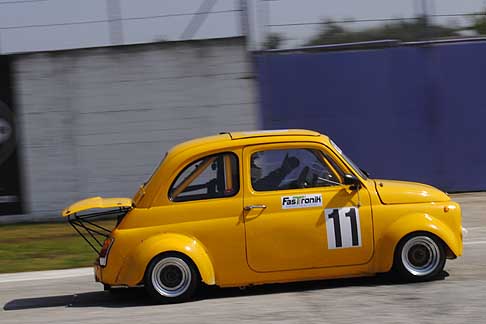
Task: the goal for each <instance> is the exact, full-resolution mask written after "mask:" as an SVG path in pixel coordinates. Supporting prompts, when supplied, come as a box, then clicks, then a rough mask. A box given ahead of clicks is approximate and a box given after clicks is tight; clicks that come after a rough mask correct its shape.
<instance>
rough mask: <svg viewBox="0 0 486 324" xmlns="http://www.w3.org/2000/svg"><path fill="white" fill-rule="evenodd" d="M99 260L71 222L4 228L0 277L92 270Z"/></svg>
mask: <svg viewBox="0 0 486 324" xmlns="http://www.w3.org/2000/svg"><path fill="white" fill-rule="evenodd" d="M100 224H102V225H103V226H106V227H108V228H113V224H114V221H102V222H100ZM95 259H96V253H95V252H94V251H93V250H92V249H91V248H90V246H89V245H88V243H86V242H85V241H84V240H83V239H82V238H81V237H80V236H79V235H78V234H77V233H76V231H75V230H74V229H73V228H72V227H71V226H70V225H69V223H68V222H63V223H45V224H15V225H0V273H8V272H21V271H36V270H52V269H67V268H77V267H89V266H92V265H93V263H94V261H95Z"/></svg>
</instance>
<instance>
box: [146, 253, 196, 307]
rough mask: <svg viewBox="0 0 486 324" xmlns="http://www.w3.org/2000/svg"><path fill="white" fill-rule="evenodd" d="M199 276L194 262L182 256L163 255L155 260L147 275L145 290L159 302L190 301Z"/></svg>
mask: <svg viewBox="0 0 486 324" xmlns="http://www.w3.org/2000/svg"><path fill="white" fill-rule="evenodd" d="M198 282H199V274H198V272H197V270H196V267H195V266H194V264H193V262H192V261H191V260H190V259H189V258H187V257H186V256H183V255H181V254H175V253H174V254H172V253H171V254H163V255H160V256H157V257H156V258H154V259H153V260H152V261H151V262H150V264H149V266H148V268H147V272H146V273H145V288H146V290H147V292H148V293H149V294H150V296H151V297H152V298H153V299H155V300H156V301H158V302H168V303H177V302H182V301H187V300H190V299H191V298H192V297H193V296H194V293H195V291H196V288H197V286H198Z"/></svg>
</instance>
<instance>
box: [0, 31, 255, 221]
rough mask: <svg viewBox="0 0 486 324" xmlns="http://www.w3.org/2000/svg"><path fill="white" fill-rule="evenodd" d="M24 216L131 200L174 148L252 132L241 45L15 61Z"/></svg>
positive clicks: (230, 42)
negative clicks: (94, 201) (85, 201)
mask: <svg viewBox="0 0 486 324" xmlns="http://www.w3.org/2000/svg"><path fill="white" fill-rule="evenodd" d="M14 73H15V75H14V77H15V81H16V83H15V84H16V94H17V102H18V107H17V111H18V112H19V113H18V114H19V115H18V116H17V117H18V124H19V125H18V129H19V133H20V147H21V152H20V153H21V157H20V158H21V160H22V161H23V167H22V171H23V175H24V179H25V181H24V182H25V184H24V188H25V190H24V191H25V192H24V197H25V201H27V206H26V209H27V210H28V211H29V214H28V215H24V216H20V215H16V216H4V217H0V222H2V221H9V220H12V219H16V220H41V219H42V220H44V219H48V218H57V217H58V215H59V212H60V210H61V209H62V208H64V207H66V206H67V205H68V204H70V203H72V202H74V201H77V200H79V199H82V198H86V197H90V196H94V195H101V196H115V197H116V196H122V197H125V196H127V197H131V196H132V195H133V193H134V192H135V191H136V190H137V188H138V186H139V185H140V184H141V183H142V182H143V181H145V180H146V179H147V178H148V177H149V176H150V174H151V173H152V171H153V169H154V168H155V167H156V166H157V165H158V163H159V162H160V160H161V159H162V157H163V155H164V153H165V152H166V151H167V150H169V149H170V148H171V147H172V146H173V145H174V144H176V143H179V142H181V141H184V140H187V139H190V138H194V137H199V136H205V135H211V134H215V133H218V132H220V131H224V130H246V129H255V128H256V127H257V107H256V94H255V93H256V85H255V81H254V78H253V72H252V66H251V62H250V58H249V56H247V53H246V51H245V41H244V39H243V38H231V39H220V40H205V41H192V42H180V43H165V44H151V45H139V46H121V47H112V48H98V49H86V50H74V51H62V52H46V53H37V54H26V55H19V56H16V57H15V60H14Z"/></svg>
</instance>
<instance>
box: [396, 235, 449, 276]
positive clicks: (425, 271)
mask: <svg viewBox="0 0 486 324" xmlns="http://www.w3.org/2000/svg"><path fill="white" fill-rule="evenodd" d="M445 260H446V253H445V249H444V243H443V242H442V241H441V240H439V239H438V238H437V237H435V236H434V235H432V234H429V233H423V232H420V233H412V234H410V235H407V236H406V237H404V238H403V239H402V240H401V241H400V243H399V244H398V246H397V249H396V251H395V264H394V268H395V271H396V272H397V273H398V275H399V276H400V277H401V278H402V279H404V280H407V281H425V280H430V279H433V278H434V277H436V276H437V275H439V274H440V273H441V272H442V270H443V269H444V265H445Z"/></svg>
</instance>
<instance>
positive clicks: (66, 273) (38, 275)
mask: <svg viewBox="0 0 486 324" xmlns="http://www.w3.org/2000/svg"><path fill="white" fill-rule="evenodd" d="M82 276H93V268H76V269H65V270H49V271H32V272H18V273H5V274H0V283H4V282H18V281H35V280H48V279H61V278H74V277H82Z"/></svg>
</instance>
